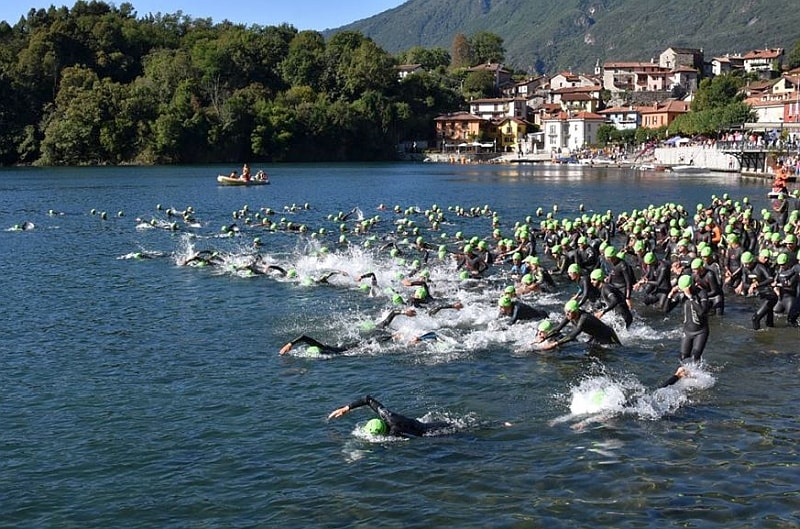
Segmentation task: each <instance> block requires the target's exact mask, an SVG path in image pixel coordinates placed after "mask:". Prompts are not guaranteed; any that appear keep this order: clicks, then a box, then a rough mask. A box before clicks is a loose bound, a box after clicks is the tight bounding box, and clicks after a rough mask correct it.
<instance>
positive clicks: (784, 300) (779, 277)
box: [773, 265, 798, 324]
mask: <svg viewBox="0 0 800 529" xmlns="http://www.w3.org/2000/svg"><path fill="white" fill-rule="evenodd" d="M797 282H798V278H797V271H796V270H795V267H787V266H786V265H784V266H782V267H781V268H780V269H778V271H777V272H776V274H775V287H776V288H777V289H778V303H777V304H776V305H775V307H774V308H773V311H774V312H775V313H777V314H780V313H787V314H788V313H790V311H791V310H792V307H793V306H794V304H795V299H796V297H797ZM791 323H792V321H791V320H789V324H791Z"/></svg>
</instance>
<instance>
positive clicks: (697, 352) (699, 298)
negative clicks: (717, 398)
mask: <svg viewBox="0 0 800 529" xmlns="http://www.w3.org/2000/svg"><path fill="white" fill-rule="evenodd" d="M693 281H694V280H693V279H692V276H690V275H688V274H686V275H682V276H681V277H679V278H678V284H677V285H676V286H675V289H674V290H673V292H670V297H674V296H675V294H676V293H677V292H680V293H681V294H682V295H683V298H684V301H683V336H682V337H681V360H686V359H689V358H691V359H692V360H693V361H695V362H699V361H700V357H701V356H702V354H703V350H704V349H705V348H706V342H707V341H708V333H709V329H708V310H709V301H708V295H707V294H706V292H705V291H704V290H702V289H700V288H697V286H696V285H694V284H693Z"/></svg>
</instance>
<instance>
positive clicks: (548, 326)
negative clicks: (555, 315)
mask: <svg viewBox="0 0 800 529" xmlns="http://www.w3.org/2000/svg"><path fill="white" fill-rule="evenodd" d="M537 329H538V331H539V332H543V333H547V332H550V331H552V330H553V323H552V322H551V321H550V320H542V321H540V322H539V327H538V328H537Z"/></svg>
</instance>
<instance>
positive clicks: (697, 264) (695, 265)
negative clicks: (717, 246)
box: [691, 259, 703, 270]
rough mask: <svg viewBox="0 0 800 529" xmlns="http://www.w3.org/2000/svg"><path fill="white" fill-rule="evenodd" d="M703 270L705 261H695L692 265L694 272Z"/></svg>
mask: <svg viewBox="0 0 800 529" xmlns="http://www.w3.org/2000/svg"><path fill="white" fill-rule="evenodd" d="M700 268H703V260H702V259H693V260H692V264H691V269H692V270H699V269H700Z"/></svg>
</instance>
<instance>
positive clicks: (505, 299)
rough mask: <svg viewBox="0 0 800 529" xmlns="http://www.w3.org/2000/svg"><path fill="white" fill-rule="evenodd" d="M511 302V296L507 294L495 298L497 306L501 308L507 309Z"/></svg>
mask: <svg viewBox="0 0 800 529" xmlns="http://www.w3.org/2000/svg"><path fill="white" fill-rule="evenodd" d="M511 304H512V302H511V296H508V295H507V294H504V295H502V296H500V299H498V300H497V306H498V307H500V308H501V309H509V308H511Z"/></svg>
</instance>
